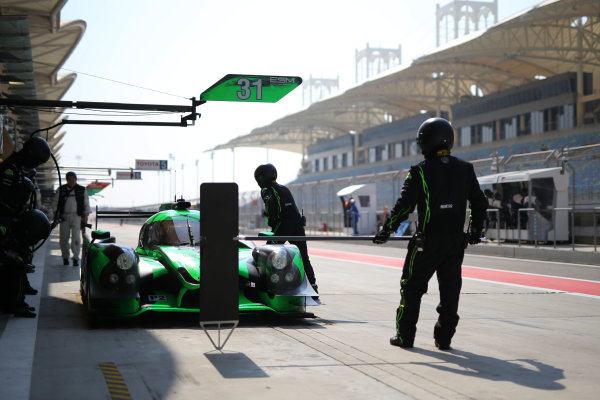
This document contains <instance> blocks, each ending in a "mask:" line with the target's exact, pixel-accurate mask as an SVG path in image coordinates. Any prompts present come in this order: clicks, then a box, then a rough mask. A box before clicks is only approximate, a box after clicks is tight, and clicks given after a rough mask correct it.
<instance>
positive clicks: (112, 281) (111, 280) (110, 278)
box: [108, 274, 119, 285]
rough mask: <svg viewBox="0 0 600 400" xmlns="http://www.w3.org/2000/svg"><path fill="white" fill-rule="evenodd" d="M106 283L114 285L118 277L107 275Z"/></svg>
mask: <svg viewBox="0 0 600 400" xmlns="http://www.w3.org/2000/svg"><path fill="white" fill-rule="evenodd" d="M108 281H109V282H110V284H111V285H116V284H117V283H118V282H119V275H117V274H110V275H108Z"/></svg>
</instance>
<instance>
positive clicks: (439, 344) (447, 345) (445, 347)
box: [435, 339, 452, 351]
mask: <svg viewBox="0 0 600 400" xmlns="http://www.w3.org/2000/svg"><path fill="white" fill-rule="evenodd" d="M435 347H437V348H438V349H440V350H444V351H446V350H451V349H452V348H451V347H450V342H440V341H439V340H437V339H435Z"/></svg>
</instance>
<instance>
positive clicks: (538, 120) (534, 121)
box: [531, 111, 544, 135]
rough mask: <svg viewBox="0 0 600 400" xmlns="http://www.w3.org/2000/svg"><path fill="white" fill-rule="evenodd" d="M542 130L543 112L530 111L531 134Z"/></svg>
mask: <svg viewBox="0 0 600 400" xmlns="http://www.w3.org/2000/svg"><path fill="white" fill-rule="evenodd" d="M542 132H544V112H543V111H534V112H532V113H531V134H532V135H536V134H538V133H542Z"/></svg>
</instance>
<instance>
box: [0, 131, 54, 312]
mask: <svg viewBox="0 0 600 400" xmlns="http://www.w3.org/2000/svg"><path fill="white" fill-rule="evenodd" d="M49 158H50V147H49V146H48V143H47V142H46V141H45V140H44V139H43V138H41V137H39V136H36V137H33V138H30V139H29V140H27V141H26V142H25V143H24V144H23V148H22V149H21V150H19V151H17V152H13V153H12V154H11V155H10V156H8V157H7V158H6V160H4V161H3V162H2V163H1V164H0V271H1V274H2V279H0V306H1V308H2V310H3V311H4V312H7V313H14V314H15V316H17V317H28V318H32V317H35V316H36V314H35V313H34V312H33V311H35V310H34V309H33V307H29V305H28V304H27V303H26V302H25V294H36V293H37V290H35V289H33V288H32V287H31V286H30V285H29V282H28V280H27V275H26V272H27V271H28V270H29V271H32V270H33V265H31V261H32V259H33V252H32V251H31V248H30V246H31V245H33V244H35V243H37V241H39V240H41V239H45V238H47V237H48V236H49V234H50V230H49V226H50V223H49V222H48V219H47V217H46V216H45V215H44V214H43V213H42V212H41V211H39V210H33V208H34V207H35V204H34V203H35V202H34V201H32V199H33V195H34V192H35V187H34V185H33V182H32V181H31V180H30V179H29V178H28V177H27V176H26V174H27V172H29V171H27V170H28V169H31V168H36V167H37V166H39V165H40V164H43V163H45V162H46V161H48V159H49ZM46 224H47V226H46ZM46 228H48V229H46ZM42 236H43V237H42ZM35 239H37V240H35ZM33 240H35V242H32V241H33Z"/></svg>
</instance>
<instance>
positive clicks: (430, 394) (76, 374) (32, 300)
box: [0, 225, 600, 400]
mask: <svg viewBox="0 0 600 400" xmlns="http://www.w3.org/2000/svg"><path fill="white" fill-rule="evenodd" d="M102 228H103V229H106V226H103V227H102ZM109 228H110V230H111V231H112V233H113V234H114V235H115V236H116V237H117V240H118V242H119V243H126V244H130V245H135V242H136V239H137V228H136V227H132V226H127V225H125V226H123V227H120V226H118V225H112V226H110V227H109ZM551 247H552V246H549V247H548V246H544V247H543V248H542V247H539V246H538V248H537V249H536V248H535V246H520V247H519V246H505V245H501V246H497V245H496V244H493V243H489V244H486V245H483V246H473V247H470V248H469V253H468V254H467V255H466V256H465V261H464V263H463V278H464V279H463V290H462V295H461V304H460V306H459V314H460V316H461V320H460V323H459V326H458V329H457V333H456V336H455V338H454V340H453V343H452V350H450V351H440V350H438V349H436V348H435V346H434V344H433V338H432V333H433V325H434V324H435V321H436V319H437V314H436V312H435V307H436V305H437V302H438V291H437V284H436V281H435V278H433V279H432V280H431V282H430V285H429V292H428V293H427V294H426V295H425V296H424V297H423V301H422V305H421V316H420V319H419V324H418V331H417V337H416V340H415V347H414V348H413V349H401V348H397V347H393V346H390V344H389V337H390V336H392V335H393V333H394V316H395V309H396V307H397V306H398V302H399V280H400V274H401V266H402V263H403V260H404V255H405V250H404V249H403V248H402V246H401V245H399V244H398V243H397V242H396V243H388V244H386V245H384V246H375V245H367V244H362V245H359V244H356V243H348V242H346V243H337V242H311V243H309V250H310V254H311V260H312V263H313V265H314V266H315V270H316V274H317V279H318V284H319V292H320V298H321V300H322V302H323V305H321V306H318V307H311V308H310V310H309V311H312V312H314V313H315V318H308V319H289V318H276V317H273V316H264V315H263V316H252V315H251V316H241V317H240V323H239V325H238V327H237V328H236V329H235V330H234V331H233V333H232V334H231V336H230V337H229V339H228V341H227V343H226V345H225V347H224V348H223V349H222V351H217V350H215V348H214V347H213V344H212V343H211V340H209V338H208V337H207V333H205V332H204V331H203V330H202V329H201V328H200V327H199V326H198V322H197V317H196V316H193V315H181V314H177V315H163V314H160V315H147V314H145V315H143V316H142V317H143V318H137V319H133V320H128V321H104V322H101V323H96V324H92V323H91V322H90V320H89V319H88V318H87V316H86V315H85V312H84V310H83V307H82V305H81V299H80V298H79V294H78V292H79V268H77V267H72V266H68V267H65V266H63V265H62V259H61V256H60V250H59V249H58V237H57V236H56V235H55V234H53V235H52V236H51V237H50V239H49V241H48V242H47V243H46V244H45V245H44V247H42V249H40V250H39V251H38V252H36V254H35V258H34V264H35V265H36V272H35V273H33V274H30V275H29V279H30V281H31V284H32V286H33V287H35V288H38V289H41V290H40V294H38V295H36V296H27V301H28V303H29V304H30V305H33V306H35V307H36V308H37V310H38V311H39V314H38V317H37V318H34V319H23V318H14V317H12V316H8V315H2V314H0V360H2V363H0V364H1V365H0V399H2V400H4V399H7V400H8V399H10V400H12V399H15V400H16V399H81V398H86V399H117V398H119V399H122V398H125V399H127V398H133V399H190V398H194V399H204V398H206V399H209V398H210V399H214V398H223V399H232V398H246V399H258V398H260V399H281V398H285V399H306V398H323V399H366V398H369V399H540V398H544V399H574V398H576V399H596V398H598V392H599V390H600V382H599V380H598V372H597V371H598V370H600V357H598V349H599V348H600V266H599V265H600V258H599V253H598V252H595V251H594V248H593V246H587V247H582V248H579V247H578V248H576V250H575V251H573V250H572V249H571V248H570V246H561V248H557V249H552V248H551ZM567 247H568V248H567ZM498 248H502V250H498ZM486 249H489V250H488V251H487V252H488V254H487V255H483V254H475V252H477V253H485V252H486ZM498 252H500V253H498ZM510 253H512V254H513V256H514V255H520V256H521V257H525V256H526V257H532V258H533V256H536V257H537V260H534V259H531V258H530V259H525V258H514V257H510V256H509V255H508V254H510ZM521 253H523V254H521ZM540 260H541V261H540ZM549 260H553V261H549ZM566 260H568V261H566ZM228 333H229V332H228V331H227V330H222V331H216V330H211V331H209V332H208V334H210V335H211V338H212V339H213V340H214V341H219V340H220V341H221V342H223V340H224V339H225V338H226V336H227V334H228ZM219 334H220V335H221V336H219Z"/></svg>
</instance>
